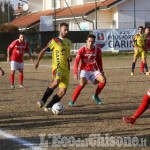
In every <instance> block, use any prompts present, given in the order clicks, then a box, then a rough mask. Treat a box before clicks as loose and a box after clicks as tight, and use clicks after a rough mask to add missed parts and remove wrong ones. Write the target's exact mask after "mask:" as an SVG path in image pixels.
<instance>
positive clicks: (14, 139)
mask: <svg viewBox="0 0 150 150" xmlns="http://www.w3.org/2000/svg"><path fill="white" fill-rule="evenodd" d="M0 136H2V137H5V138H7V139H9V140H11V141H14V142H17V143H19V144H22V145H23V146H25V147H27V148H30V149H32V150H43V149H42V148H40V147H38V146H35V144H33V143H30V142H28V141H25V140H23V139H20V138H18V137H16V136H13V135H12V134H8V133H6V132H4V131H2V130H0Z"/></svg>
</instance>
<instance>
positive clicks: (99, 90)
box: [95, 82, 105, 95]
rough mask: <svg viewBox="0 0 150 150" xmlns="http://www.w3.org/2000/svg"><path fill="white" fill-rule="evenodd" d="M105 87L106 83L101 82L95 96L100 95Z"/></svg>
mask: <svg viewBox="0 0 150 150" xmlns="http://www.w3.org/2000/svg"><path fill="white" fill-rule="evenodd" d="M104 86H105V83H101V82H100V83H99V84H98V87H97V89H96V91H95V95H98V94H99V93H100V92H101V91H102V89H103V88H104Z"/></svg>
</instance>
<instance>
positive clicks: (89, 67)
mask: <svg viewBox="0 0 150 150" xmlns="http://www.w3.org/2000/svg"><path fill="white" fill-rule="evenodd" d="M80 59H81V66H80V71H81V70H86V71H96V70H98V69H99V70H100V71H101V72H102V71H103V64H102V54H101V50H100V49H99V48H98V47H95V46H94V48H93V49H92V50H88V49H87V48H86V46H84V47H82V48H81V49H80V50H79V51H78V53H77V55H76V59H75V63H74V74H78V65H79V61H80Z"/></svg>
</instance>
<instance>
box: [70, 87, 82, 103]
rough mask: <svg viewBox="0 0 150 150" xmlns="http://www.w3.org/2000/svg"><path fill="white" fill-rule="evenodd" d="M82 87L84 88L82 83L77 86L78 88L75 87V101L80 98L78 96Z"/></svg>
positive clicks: (73, 97)
mask: <svg viewBox="0 0 150 150" xmlns="http://www.w3.org/2000/svg"><path fill="white" fill-rule="evenodd" d="M82 89H83V87H82V86H81V85H78V86H77V88H76V89H75V91H74V94H73V96H72V101H73V102H75V101H76V99H77V98H78V96H79V94H80V92H81V90H82Z"/></svg>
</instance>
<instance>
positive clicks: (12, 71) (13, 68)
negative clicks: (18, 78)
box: [10, 61, 17, 88]
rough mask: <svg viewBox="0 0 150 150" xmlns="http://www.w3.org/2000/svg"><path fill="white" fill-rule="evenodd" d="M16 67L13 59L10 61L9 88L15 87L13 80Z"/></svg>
mask: <svg viewBox="0 0 150 150" xmlns="http://www.w3.org/2000/svg"><path fill="white" fill-rule="evenodd" d="M16 68H17V63H16V62H15V61H11V74H10V81H11V88H15V85H14V80H15V70H16Z"/></svg>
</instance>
